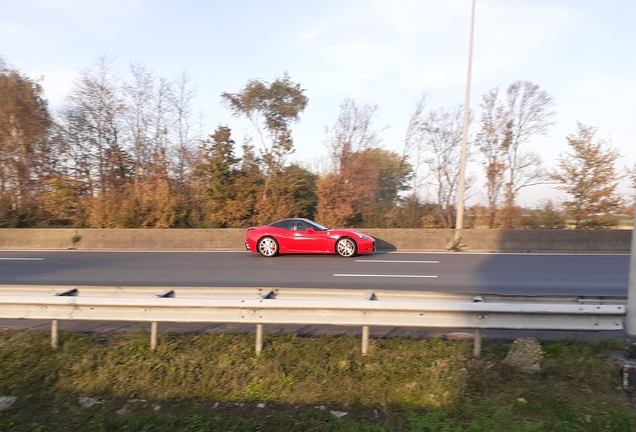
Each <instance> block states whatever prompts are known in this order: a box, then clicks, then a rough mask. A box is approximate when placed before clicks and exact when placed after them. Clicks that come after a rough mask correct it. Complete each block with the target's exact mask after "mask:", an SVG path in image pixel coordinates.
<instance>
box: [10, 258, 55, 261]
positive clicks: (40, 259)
mask: <svg viewBox="0 0 636 432" xmlns="http://www.w3.org/2000/svg"><path fill="white" fill-rule="evenodd" d="M0 260H1V261H43V260H44V258H0Z"/></svg>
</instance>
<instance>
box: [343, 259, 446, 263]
mask: <svg viewBox="0 0 636 432" xmlns="http://www.w3.org/2000/svg"><path fill="white" fill-rule="evenodd" d="M355 262H361V263H413V264H439V261H399V260H356V261H355Z"/></svg>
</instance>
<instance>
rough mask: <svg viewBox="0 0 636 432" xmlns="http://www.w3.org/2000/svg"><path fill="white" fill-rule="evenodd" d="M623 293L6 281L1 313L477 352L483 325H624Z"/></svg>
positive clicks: (54, 341) (54, 333) (259, 345)
mask: <svg viewBox="0 0 636 432" xmlns="http://www.w3.org/2000/svg"><path fill="white" fill-rule="evenodd" d="M625 310H626V299H625V298H621V297H612V298H609V297H580V296H546V297H521V296H499V295H485V294H484V295H473V294H454V293H451V294H449V293H437V292H417V291H388V290H387V291H373V292H364V291H361V290H352V289H305V288H276V289H270V288H189V287H171V288H166V287H93V286H20V285H4V286H0V319H26V320H51V323H52V325H51V345H52V346H53V347H54V348H56V347H57V346H58V344H59V334H58V333H59V331H58V328H59V326H58V325H59V321H118V322H149V323H151V332H150V339H151V340H150V346H151V349H152V350H155V349H156V347H157V328H158V324H159V323H209V324H212V323H216V324H221V323H222V324H255V325H256V354H257V355H258V354H260V352H261V351H262V349H263V327H264V326H265V325H268V324H269V325H325V326H360V327H361V328H362V353H363V354H366V353H367V350H368V346H369V329H370V327H373V326H382V327H420V328H444V329H462V330H472V331H474V333H475V339H474V354H475V356H476V357H479V355H480V352H481V342H482V339H481V330H494V329H499V330H562V331H566V330H568V331H572V330H574V331H601V330H617V331H619V330H623V328H624V327H623V319H624V316H625Z"/></svg>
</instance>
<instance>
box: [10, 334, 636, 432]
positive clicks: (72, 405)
mask: <svg viewBox="0 0 636 432" xmlns="http://www.w3.org/2000/svg"><path fill="white" fill-rule="evenodd" d="M148 339H149V338H148V335H147V334H144V333H136V334H111V335H105V336H104V335H103V336H99V335H92V334H77V333H63V335H62V338H61V340H62V346H61V347H60V348H59V349H57V350H54V349H51V348H49V346H48V344H49V340H48V334H46V333H44V332H35V331H25V332H2V333H0V365H1V367H0V396H4V395H13V396H18V402H17V403H16V404H15V405H14V406H12V407H11V408H10V409H9V410H7V411H5V412H4V413H1V414H0V431H13V430H17V431H27V430H29V431H30V430H70V429H75V430H121V429H124V428H125V429H126V430H135V431H136V430H159V431H173V430H174V431H176V430H201V431H204V430H210V431H212V430H237V431H238V430H241V431H242V430H272V431H274V430H280V429H281V428H282V425H285V426H284V428H285V430H289V431H291V430H299V431H301V430H302V431H309V430H317V431H323V430H378V431H380V430H387V431H392V430H405V431H407V430H408V431H410V430H414V431H416V430H421V431H454V430H460V431H461V430H466V431H481V430H483V431H486V430H487V431H489V432H493V431H509V430H520V431H544V430H545V431H552V430H554V431H579V430H586V431H587V430H590V431H597V430H598V431H601V430H603V431H605V430H609V431H632V430H636V426H635V425H636V423H635V422H634V410H633V407H632V405H631V402H630V398H629V395H627V394H626V393H625V392H624V391H623V390H622V389H620V376H619V374H618V372H617V370H616V368H615V367H614V366H613V365H612V364H610V363H609V362H608V361H606V360H604V358H603V356H604V355H605V354H606V353H607V352H608V351H612V350H620V349H622V344H621V342H620V341H602V342H593V343H584V342H573V341H565V342H559V343H550V344H544V345H543V348H544V350H545V351H546V352H547V355H546V358H545V360H544V363H543V367H542V370H541V372H538V373H535V374H520V373H518V372H515V371H514V370H513V369H511V368H509V367H506V366H505V365H502V364H501V360H503V358H504V357H505V354H506V351H507V349H508V347H509V345H510V343H505V342H496V341H486V343H485V346H484V356H483V358H482V359H479V360H476V359H472V358H471V355H470V352H471V346H470V345H468V344H463V343H457V342H449V341H443V340H440V339H433V340H413V339H408V338H393V339H380V340H374V341H372V344H371V346H370V350H369V355H367V356H362V355H361V354H360V350H359V340H357V339H356V337H354V336H346V337H315V338H313V337H312V338H301V337H296V336H293V335H269V336H266V346H265V350H264V351H263V353H262V354H261V355H260V356H259V357H255V355H254V339H253V335H243V334H217V333H210V334H195V335H168V334H164V335H161V337H160V340H159V347H158V350H157V351H156V352H153V351H150V350H149V346H148ZM80 396H89V397H93V398H97V399H100V400H104V403H103V404H101V405H96V406H94V407H92V408H80V407H79V404H78V397H80ZM130 399H143V400H146V401H147V402H146V403H137V404H130V403H128V402H127V401H128V400H130ZM257 403H265V404H266V406H267V408H265V409H259V408H256V404H257ZM124 405H129V406H128V411H129V412H128V413H126V414H124V415H121V414H117V410H119V409H121V408H122V407H123V406H124ZM157 405H159V406H161V409H159V410H158V411H154V410H153V408H152V407H155V406H157ZM320 405H324V406H326V410H325V411H322V410H320V409H317V408H315V407H316V406H320ZM330 410H341V411H347V412H349V415H347V416H345V417H343V418H341V419H336V418H335V417H333V416H331V415H330V414H329V411H330ZM87 425H90V427H88V428H86V427H87ZM78 428H79V429H78Z"/></svg>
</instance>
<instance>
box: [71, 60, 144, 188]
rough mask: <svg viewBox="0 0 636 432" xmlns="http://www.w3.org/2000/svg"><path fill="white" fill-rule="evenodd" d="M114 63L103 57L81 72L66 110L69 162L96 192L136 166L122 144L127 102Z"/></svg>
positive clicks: (122, 176) (127, 173)
mask: <svg viewBox="0 0 636 432" xmlns="http://www.w3.org/2000/svg"><path fill="white" fill-rule="evenodd" d="M112 62H113V60H112V59H111V58H107V57H101V58H100V59H99V60H98V61H97V63H96V64H95V65H94V66H93V67H92V68H89V69H86V70H83V71H82V72H80V75H79V77H78V78H77V79H76V80H75V82H74V83H73V88H72V89H71V92H70V94H69V96H68V97H67V99H66V107H65V109H64V112H63V121H64V125H65V132H66V135H67V139H68V141H69V142H70V143H71V148H70V149H69V151H70V153H71V156H72V159H71V160H69V161H68V162H69V163H70V164H71V169H72V170H74V171H76V173H77V176H76V178H77V179H79V180H80V181H83V182H85V183H86V184H87V186H88V189H89V190H90V193H91V194H93V195H95V194H96V193H97V192H98V191H101V192H104V191H105V190H107V189H108V187H109V184H111V183H112V182H113V181H117V179H119V180H121V179H123V178H124V177H126V176H127V175H129V172H128V171H129V170H130V169H131V166H132V163H130V161H129V160H128V158H127V156H126V154H125V152H124V151H123V149H122V147H121V143H120V135H121V131H122V124H121V120H122V119H121V116H122V114H123V112H124V110H125V105H124V103H123V100H122V98H121V95H120V90H119V78H118V77H117V75H115V74H114V72H113V70H112Z"/></svg>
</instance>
